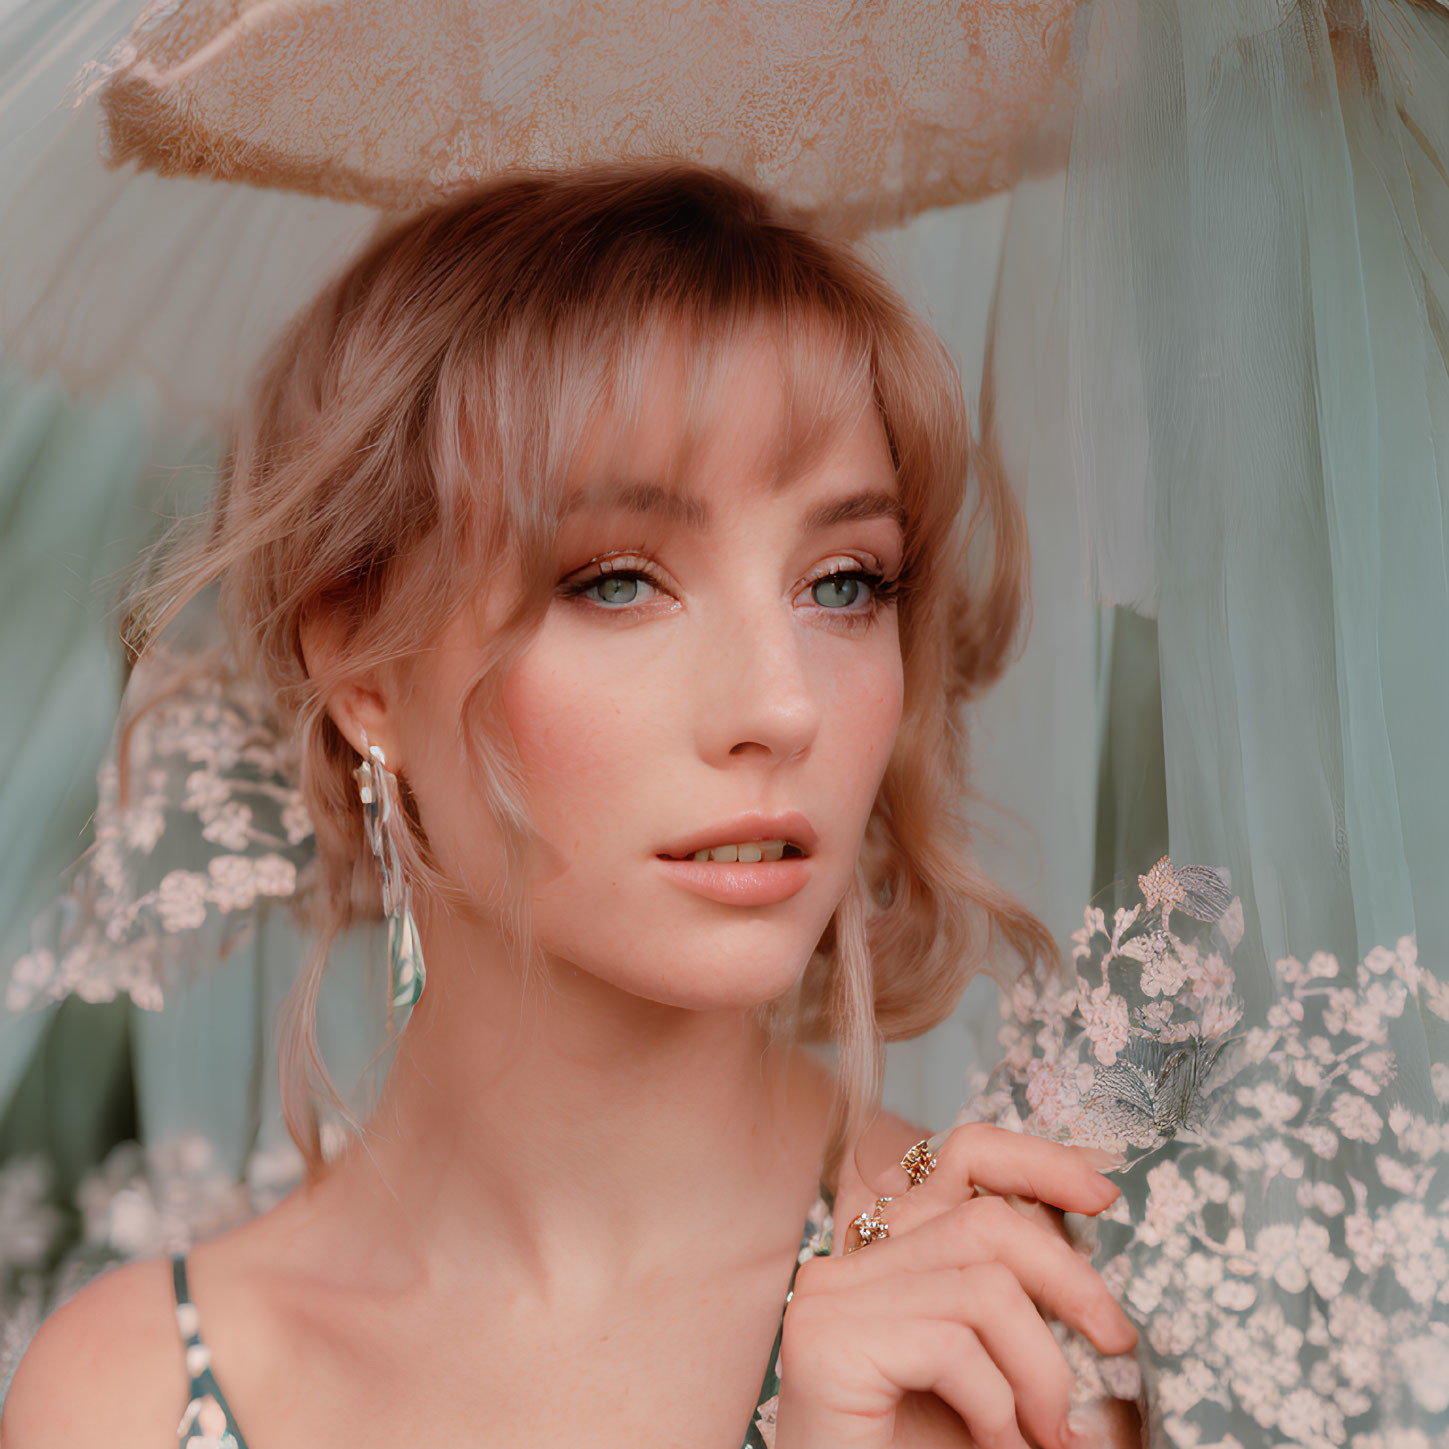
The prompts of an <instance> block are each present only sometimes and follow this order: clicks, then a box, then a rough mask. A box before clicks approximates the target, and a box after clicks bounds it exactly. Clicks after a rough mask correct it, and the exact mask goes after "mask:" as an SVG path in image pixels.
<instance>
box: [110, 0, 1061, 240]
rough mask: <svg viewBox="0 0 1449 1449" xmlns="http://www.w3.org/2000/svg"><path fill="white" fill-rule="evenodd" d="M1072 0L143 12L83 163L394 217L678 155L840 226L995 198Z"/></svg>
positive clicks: (165, 8) (1022, 145) (1034, 138)
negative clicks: (97, 144)
mask: <svg viewBox="0 0 1449 1449" xmlns="http://www.w3.org/2000/svg"><path fill="white" fill-rule="evenodd" d="M1075 8H1076V7H1075V4H1074V0H993V3H989V4H987V3H959V4H952V5H947V4H941V3H938V0H900V3H890V4H871V5H861V4H855V3H850V0H791V3H789V4H782V3H779V0H745V3H739V0H728V3H725V0H672V3H660V0H614V3H600V0H595V3H591V4H579V3H573V4H559V3H555V4H552V5H547V4H545V5H519V4H517V3H511V0H510V3H501V0H475V3H460V0H425V3H423V0H419V3H409V4H407V5H398V4H395V3H392V0H339V3H332V4H317V3H310V4H309V3H304V0H191V3H180V0H161V3H157V4H153V5H151V6H149V7H148V8H147V10H146V11H145V12H144V13H143V14H142V16H141V17H140V19H139V20H138V21H137V23H136V24H135V26H134V27H133V28H132V30H131V33H130V35H129V36H128V37H127V39H126V40H125V41H124V42H123V43H122V44H121V45H120V46H119V47H118V48H117V49H116V50H115V51H114V52H113V54H112V55H111V57H110V58H109V59H108V60H107V61H106V62H105V63H104V64H103V65H101V66H100V67H99V69H98V70H97V71H96V73H95V74H94V76H93V78H92V89H93V90H98V91H99V93H100V100H101V107H102V112H103V116H104V131H103V150H104V153H105V156H106V159H107V160H108V162H109V163H110V164H111V165H121V164H123V163H126V162H132V161H134V162H137V163H139V165H140V166H141V167H142V168H143V169H147V170H151V171H155V172H157V173H159V174H161V175H165V176H177V175H185V176H206V177H210V178H213V179H219V180H225V181H241V182H248V183H251V184H254V185H258V186H268V187H280V188H284V189H289V190H294V191H301V192H306V193H310V194H313V195H317V196H325V197H330V198H333V199H335V200H341V201H353V202H358V201H360V202H363V203H366V204H368V205H372V206H377V207H383V208H387V209H406V208H410V207H414V206H417V205H421V204H425V203H428V202H432V201H435V200H437V199H438V198H440V197H442V196H444V195H446V194H447V193H448V192H449V191H450V190H452V189H454V188H456V187H458V186H459V185H462V184H467V183H469V182H472V181H475V180H477V179H478V178H480V177H484V176H487V175H490V174H492V173H495V172H497V171H499V170H500V169H508V168H518V167H526V168H555V167H566V166H575V165H579V164H582V163H586V162H590V161H597V160H600V159H612V158H642V157H650V156H659V155H675V156H679V155H682V156H687V157H691V158H694V159H698V160H701V161H704V162H706V163H708V164H710V165H714V166H719V167H722V168H724V169H726V170H730V171H733V172H735V173H736V174H738V175H740V176H742V177H745V178H746V179H748V180H751V181H754V182H756V183H757V184H761V185H764V186H765V187H767V188H769V189H770V190H772V191H776V192H778V193H780V194H781V195H783V196H785V197H786V198H787V199H788V200H789V201H790V202H791V203H792V204H794V205H796V206H798V207H800V208H801V209H802V210H804V211H806V212H808V213H811V214H814V215H815V216H817V217H818V218H820V219H822V220H824V221H826V222H828V223H829V224H831V225H833V226H836V227H838V228H841V229H843V230H846V231H851V232H858V231H861V230H863V229H865V228H867V227H872V226H881V225H887V224H893V223H896V222H899V221H900V220H902V219H904V218H905V217H907V216H909V215H912V214H914V213H915V212H918V211H920V210H923V209H924V208H927V207H931V206H939V205H944V204H948V203H952V202H958V201H964V200H969V199H972V198H974V197H979V196H982V195H985V194H987V193H990V192H993V191H996V190H1000V189H1002V188H1004V187H1006V186H1009V185H1010V184H1011V183H1012V182H1013V181H1014V180H1015V179H1016V178H1017V176H1018V175H1019V174H1020V171H1021V168H1022V166H1023V165H1024V164H1025V163H1026V162H1027V160H1028V153H1029V152H1031V151H1034V150H1038V149H1040V148H1042V147H1043V146H1044V145H1049V141H1044V140H1043V137H1044V136H1048V137H1049V136H1050V134H1051V132H1052V129H1053V128H1052V126H1051V121H1052V118H1053V116H1054V115H1057V114H1059V115H1060V116H1061V118H1062V120H1063V122H1064V123H1065V121H1066V120H1067V118H1068V116H1069V112H1070V107H1069V105H1068V104H1066V103H1064V102H1063V101H1062V100H1061V99H1060V98H1059V96H1058V88H1059V86H1060V85H1061V84H1062V81H1063V77H1064V74H1065V69H1066V66H1067V61H1068V51H1069V47H1070V40H1071V31H1072V16H1073V13H1074V11H1075Z"/></svg>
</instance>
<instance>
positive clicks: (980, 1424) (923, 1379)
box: [887, 1320, 1061, 1449]
mask: <svg viewBox="0 0 1449 1449" xmlns="http://www.w3.org/2000/svg"><path fill="white" fill-rule="evenodd" d="M893 1354H894V1355H896V1356H899V1358H900V1359H901V1360H902V1363H901V1364H900V1368H901V1377H902V1378H905V1377H911V1378H913V1379H914V1380H915V1382H911V1383H902V1382H901V1379H899V1378H898V1379H897V1380H896V1381H897V1382H898V1383H901V1387H902V1388H908V1389H919V1390H920V1391H922V1392H926V1393H934V1394H936V1395H937V1396H938V1397H940V1398H941V1399H943V1400H944V1401H945V1402H946V1403H947V1404H949V1405H950V1406H951V1408H953V1409H954V1410H955V1411H956V1413H957V1414H958V1415H959V1416H960V1418H961V1420H962V1421H963V1422H964V1423H965V1425H966V1427H967V1429H969V1430H970V1431H971V1437H972V1439H973V1440H974V1441H975V1443H976V1444H978V1445H980V1446H981V1449H1030V1446H1029V1445H1028V1444H1027V1441H1026V1438H1025V1436H1024V1435H1023V1434H1022V1432H1021V1427H1020V1425H1019V1424H1018V1423H1017V1417H1016V1395H1015V1394H1014V1393H1013V1392H1012V1389H1011V1385H1010V1384H1009V1383H1008V1382H1007V1381H1006V1376H1005V1375H1004V1374H1003V1373H1002V1372H1001V1370H1000V1369H999V1368H997V1366H996V1365H995V1364H994V1363H993V1362H992V1361H991V1355H990V1354H988V1353H987V1351H986V1349H985V1348H984V1347H983V1346H982V1344H981V1340H980V1339H979V1338H977V1336H976V1334H975V1333H974V1332H973V1331H972V1330H971V1329H969V1328H967V1327H965V1326H964V1325H961V1324H952V1323H933V1322H930V1321H919V1320H918V1321H915V1322H911V1323H905V1324H901V1325H900V1326H899V1327H898V1329H897V1332H896V1342H895V1344H894V1345H893ZM889 1371H890V1368H889V1366H887V1372H889ZM1047 1442H1048V1443H1049V1444H1051V1445H1052V1449H1056V1446H1057V1445H1058V1444H1059V1443H1061V1441H1060V1440H1059V1439H1055V1438H1053V1439H1051V1440H1048V1441H1047Z"/></svg>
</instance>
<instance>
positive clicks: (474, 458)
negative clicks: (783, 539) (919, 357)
mask: <svg viewBox="0 0 1449 1449" xmlns="http://www.w3.org/2000/svg"><path fill="white" fill-rule="evenodd" d="M591 310H592V309H591ZM530 333H531V329H528V328H519V329H517V331H516V332H515V333H514V334H513V335H511V336H505V337H504V338H500V339H498V340H497V342H496V343H495V344H494V346H493V347H491V348H489V349H487V350H488V352H491V353H492V355H491V356H487V355H485V356H478V355H477V354H476V353H474V354H473V355H471V356H470V355H468V351H471V349H469V350H465V349H462V348H460V349H459V355H458V356H457V357H456V358H455V359H450V362H449V364H448V365H445V368H444V371H443V375H442V377H441V379H440V387H439V407H438V408H437V410H436V413H435V427H434V430H433V436H432V438H431V439H430V449H429V451H430V452H431V454H432V455H433V459H434V461H433V471H434V477H435V479H436V485H437V488H438V491H439V495H440V497H442V498H444V499H449V498H450V499H452V500H453V502H452V505H451V507H446V506H445V509H444V513H445V515H448V516H451V517H453V518H461V517H462V516H464V515H469V514H477V515H479V516H478V519H477V522H478V523H479V524H481V525H482V527H481V530H479V529H478V528H476V527H475V529H473V530H471V531H472V532H474V533H476V534H477V535H478V538H477V541H478V543H479V544H480V545H481V547H482V549H483V551H484V552H485V553H486V554H495V553H496V552H497V551H498V549H499V547H500V545H501V546H503V547H505V548H506V547H511V548H513V549H514V550H516V553H517V556H520V557H522V558H524V559H527V560H530V561H537V562H538V563H544V562H550V563H551V562H552V561H553V556H554V552H555V546H556V540H557V538H558V534H559V530H560V529H561V527H562V524H563V521H564V518H565V517H566V515H567V514H568V513H569V511H570V510H571V509H572V508H573V507H574V506H576V505H577V503H578V501H579V498H580V497H581V494H582V492H583V490H586V489H587V488H588V487H590V486H591V485H593V484H596V483H598V482H601V481H619V482H627V483H639V484H648V485H657V486H661V487H664V488H666V489H670V490H672V491H678V492H687V491H688V488H689V485H690V482H691V480H693V479H694V478H695V477H696V476H697V473H698V460H699V458H700V456H701V455H702V453H703V452H704V450H705V448H706V446H707V443H708V440H709V439H710V438H711V436H712V435H713V434H714V432H715V431H716V430H717V429H718V428H719V427H720V426H721V425H722V424H724V423H726V422H729V423H732V424H735V425H737V424H738V417H737V403H736V400H735V398H734V396H733V391H732V387H731V365H732V363H733V364H734V365H737V364H738V358H739V355H740V352H741V351H742V350H748V349H752V348H758V347H761V346H763V347H764V348H766V349H768V355H769V356H770V357H771V358H772V359H773V361H774V363H775V369H776V376H777V377H778V379H779V386H780V389H781V393H782V396H781V397H780V399H779V406H778V408H777V409H776V410H775V412H774V415H773V416H772V417H770V418H768V419H766V418H762V419H760V429H761V431H760V433H759V435H758V437H757V438H756V439H755V445H756V446H757V448H758V452H757V453H756V455H755V457H754V459H752V460H750V462H751V464H752V466H753V467H754V469H755V471H756V472H757V474H758V476H760V477H763V478H764V479H766V480H767V481H768V482H769V484H770V486H772V487H775V488H785V487H788V486H789V485H790V484H791V483H792V482H793V481H795V480H796V479H798V478H799V477H801V476H802V475H804V474H805V473H807V472H808V471H809V470H810V469H811V467H812V466H813V465H815V464H816V462H817V461H818V460H819V458H820V457H821V456H822V455H823V454H824V453H825V452H826V451H827V450H828V449H829V448H830V446H831V445H832V443H833V442H834V441H835V440H837V439H838V438H839V437H840V436H841V435H842V433H846V432H849V431H850V430H852V429H853V428H854V427H855V426H857V425H858V424H859V422H860V420H861V419H862V418H863V417H865V416H868V415H869V414H870V413H871V412H872V411H874V412H876V413H877V415H879V412H880V398H879V395H878V390H877V388H876V386H875V379H874V369H873V366H872V354H873V352H874V348H873V346H872V339H871V338H870V337H869V336H867V335H865V334H864V332H863V330H862V329H860V328H859V327H851V326H849V325H847V324H846V323H844V322H843V321H841V320H840V319H838V318H832V317H828V316H823V315H820V314H815V315H798V314H797V315H793V316H792V315H790V314H789V313H785V312H783V311H775V312H770V311H767V310H764V309H759V308H756V309H754V310H752V311H749V312H744V311H741V312H739V313H737V314H735V315H732V316H725V317H720V316H710V315H706V314H702V313H700V312H693V313H690V312H674V313H672V314H656V315H654V316H651V317H647V318H636V317H628V316H626V317H622V318H621V317H620V314H619V313H618V312H617V311H614V310H612V309H610V308H601V309H600V310H599V312H598V314H597V315H585V316H583V317H578V318H572V319H570V325H569V326H568V327H566V328H558V329H556V330H554V331H552V332H551V334H550V335H548V336H546V337H544V338H539V337H537V335H536V334H534V335H530ZM661 389H665V390H667V393H668V401H669V403H670V404H671V415H670V436H669V438H668V441H667V445H666V451H665V455H664V457H663V459H662V460H661V461H660V462H658V463H657V464H655V465H654V467H653V468H651V475H650V476H649V477H648V478H647V479H645V478H632V477H629V478H624V477H618V476H617V475H615V474H610V475H609V477H608V479H607V480H605V479H603V478H601V477H600V471H601V469H602V470H603V471H604V472H608V469H609V467H610V464H609V462H608V460H609V459H610V458H611V457H614V456H627V455H628V453H629V452H630V451H631V447H632V444H633V441H634V439H635V438H636V437H637V435H638V433H639V431H640V429H641V427H642V426H643V425H644V418H645V414H646V411H647V410H649V409H650V408H651V407H652V408H657V405H658V402H659V392H660V390H661ZM887 431H889V429H888V430H887ZM893 451H894V450H893ZM439 521H440V524H441V523H443V522H444V520H443V519H440V520H439ZM480 562H481V560H480ZM527 572H529V573H530V574H531V573H532V572H533V570H532V569H528V570H527Z"/></svg>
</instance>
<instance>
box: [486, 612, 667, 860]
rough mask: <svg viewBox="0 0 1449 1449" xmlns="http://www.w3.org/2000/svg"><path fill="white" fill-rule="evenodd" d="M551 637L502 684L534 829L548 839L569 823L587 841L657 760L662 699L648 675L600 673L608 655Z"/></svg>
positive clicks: (541, 639) (522, 661)
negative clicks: (602, 814)
mask: <svg viewBox="0 0 1449 1449" xmlns="http://www.w3.org/2000/svg"><path fill="white" fill-rule="evenodd" d="M556 643H557V641H554V640H551V639H550V638H549V636H548V634H547V632H545V634H544V635H543V636H542V637H541V638H540V639H539V640H538V641H536V643H535V645H534V647H533V648H532V649H530V650H529V651H528V653H527V654H525V655H524V657H523V658H521V659H520V660H519V661H518V663H517V664H516V665H515V666H514V668H513V670H512V671H511V672H510V674H509V676H508V679H507V680H506V681H505V683H504V686H503V708H504V713H505V715H506V717H507V719H508V724H509V727H510V729H511V730H512V732H513V738H514V740H515V742H516V744H517V748H518V755H519V762H520V765H521V768H522V773H523V778H524V779H525V781H527V785H528V791H529V796H530V799H531V801H532V808H533V815H534V823H535V825H536V826H537V827H538V828H539V829H540V831H541V833H542V834H543V835H544V837H545V838H546V839H548V838H554V837H556V835H557V834H559V833H560V832H562V834H563V836H564V839H563V840H560V841H559V843H560V844H562V843H565V841H566V839H567V836H568V833H569V832H568V829H567V827H568V825H569V823H570V821H572V822H574V823H575V826H576V830H577V833H578V834H580V835H582V834H584V833H585V832H586V831H587V829H588V828H589V820H590V817H591V815H592V814H594V813H596V812H597V811H598V809H599V808H600V805H601V802H602V800H603V799H604V797H606V796H607V795H608V794H609V792H610V787H613V786H616V785H618V786H624V785H627V784H628V783H629V782H630V781H636V780H638V779H640V778H641V777H642V775H643V773H644V771H646V770H647V768H648V762H649V760H650V758H651V757H652V756H653V755H654V752H655V750H656V748H657V742H656V741H655V740H654V738H653V737H652V733H653V732H655V731H657V730H658V729H659V727H660V718H661V716H660V706H661V704H662V701H660V700H657V699H654V698H653V697H652V696H651V691H650V687H649V680H648V677H647V674H641V673H640V672H638V671H632V670H631V671H628V672H621V671H618V670H606V669H604V668H602V667H601V659H600V654H601V652H602V651H599V650H597V649H596V650H593V651H589V650H586V649H578V648H569V649H560V648H558V647H556Z"/></svg>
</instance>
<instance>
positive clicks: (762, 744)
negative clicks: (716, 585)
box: [695, 600, 821, 766]
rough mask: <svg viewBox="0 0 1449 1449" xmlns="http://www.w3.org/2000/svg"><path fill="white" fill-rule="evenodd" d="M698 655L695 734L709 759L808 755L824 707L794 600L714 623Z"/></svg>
mask: <svg viewBox="0 0 1449 1449" xmlns="http://www.w3.org/2000/svg"><path fill="white" fill-rule="evenodd" d="M708 628H709V635H710V637H709V639H708V640H707V641H701V642H702V645H703V647H701V648H699V649H698V651H697V653H696V656H695V657H696V659H697V660H698V661H699V668H700V674H699V680H700V688H699V690H698V691H697V693H696V698H697V699H698V701H699V713H698V715H697V723H696V736H697V741H698V748H699V753H700V756H701V758H702V759H704V760H705V761H706V762H707V763H709V764H712V765H717V766H725V765H727V764H729V763H730V762H731V761H734V760H739V759H746V758H755V759H758V760H760V761H761V762H762V763H764V762H768V763H774V764H783V763H785V762H787V761H790V760H796V759H800V758H802V757H803V756H804V755H805V754H806V753H807V752H808V751H809V749H810V746H811V745H812V744H813V743H814V740H815V737H816V735H817V734H818V732H819V729H820V714H821V704H820V698H819V692H818V689H817V688H816V687H815V686H814V684H813V683H812V679H811V674H810V670H809V669H808V667H807V659H806V657H805V651H804V650H803V648H802V643H803V641H802V639H801V637H800V631H799V629H798V628H797V626H796V623H795V620H794V619H793V618H792V611H791V605H790V603H789V602H788V601H779V600H775V601H772V604H771V605H770V606H766V607H762V608H756V609H750V610H748V611H747V612H745V613H743V614H741V613H736V614H733V615H732V616H730V617H725V618H716V619H713V620H711V621H710V623H709V625H708Z"/></svg>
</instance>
